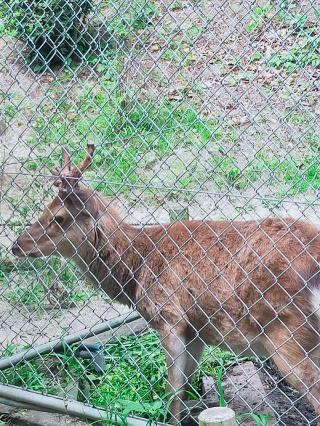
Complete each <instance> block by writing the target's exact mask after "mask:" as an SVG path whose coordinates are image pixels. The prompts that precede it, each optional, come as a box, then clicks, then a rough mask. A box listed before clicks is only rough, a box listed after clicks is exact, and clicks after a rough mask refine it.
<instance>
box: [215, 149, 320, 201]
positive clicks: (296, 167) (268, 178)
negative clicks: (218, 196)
mask: <svg viewBox="0 0 320 426" xmlns="http://www.w3.org/2000/svg"><path fill="white" fill-rule="evenodd" d="M317 158H318V155H316V154H315V153H312V152H311V151H310V154H309V155H305V156H290V155H288V156H286V157H283V156H280V155H273V154H268V153H267V152H263V151H262V152H260V153H259V154H258V155H256V156H255V157H254V158H253V159H252V160H251V161H250V162H248V163H247V164H245V165H244V166H241V164H240V162H239V160H237V157H236V155H233V154H228V155H221V156H213V157H212V165H213V170H212V176H213V179H214V183H215V186H216V187H217V189H219V190H224V189H228V188H229V189H230V188H236V189H238V190H245V189H247V188H250V187H251V186H252V185H254V184H259V185H262V184H263V185H264V187H268V188H269V189H270V190H271V191H272V190H273V191H274V188H279V189H278V191H276V194H278V195H281V194H282V195H283V194H284V193H285V194H287V195H296V194H301V193H306V192H308V191H310V190H319V188H320V167H319V163H318V160H317Z"/></svg>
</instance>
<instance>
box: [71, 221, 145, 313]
mask: <svg viewBox="0 0 320 426" xmlns="http://www.w3.org/2000/svg"><path fill="white" fill-rule="evenodd" d="M140 234H141V230H139V229H137V228H134V227H132V226H130V225H127V224H121V225H119V227H117V228H116V229H115V230H114V231H113V233H112V234H111V235H110V231H109V232H107V230H104V227H103V226H101V225H100V224H98V225H97V227H96V228H95V229H94V230H93V231H92V236H91V238H90V241H89V240H88V244H87V246H86V247H84V248H83V250H81V253H80V256H79V259H78V260H77V263H78V266H79V267H80V269H81V270H82V271H84V272H85V273H86V276H87V278H89V280H90V281H91V282H92V283H93V284H94V285H95V286H96V287H97V286H98V287H100V288H101V289H102V290H103V291H105V292H106V293H107V295H108V296H109V297H110V298H111V299H112V300H117V301H118V302H119V303H122V304H125V305H129V306H131V305H133V304H134V303H135V294H136V286H137V283H136V280H135V274H136V271H137V270H138V269H139V266H140V265H141V262H142V259H143V251H144V250H143V244H141V237H140Z"/></svg>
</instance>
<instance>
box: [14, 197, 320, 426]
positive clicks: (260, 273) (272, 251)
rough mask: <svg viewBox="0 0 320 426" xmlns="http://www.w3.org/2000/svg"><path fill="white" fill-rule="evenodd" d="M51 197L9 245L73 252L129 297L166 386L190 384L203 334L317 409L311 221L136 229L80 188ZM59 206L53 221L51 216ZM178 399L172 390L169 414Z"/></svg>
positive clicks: (111, 289) (122, 298)
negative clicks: (264, 366)
mask: <svg viewBox="0 0 320 426" xmlns="http://www.w3.org/2000/svg"><path fill="white" fill-rule="evenodd" d="M60 197H62V199H61V198H59V197H57V198H55V199H54V200H53V202H52V203H51V204H50V205H49V206H48V207H47V208H46V209H45V211H44V212H43V214H42V215H41V217H40V218H39V221H38V222H37V223H35V224H34V225H32V226H31V227H30V228H29V229H28V230H27V231H26V233H24V234H23V235H21V236H20V237H19V238H18V240H17V243H16V245H15V248H14V252H15V254H17V255H31V256H41V255H51V254H52V255H58V254H60V255H61V256H66V257H73V258H75V260H76V262H77V264H78V266H79V267H80V268H81V270H82V271H83V272H85V273H86V275H87V276H88V278H89V279H90V280H91V282H92V283H93V284H95V285H98V286H101V288H102V289H103V290H104V291H105V292H106V293H107V294H108V295H109V296H110V297H111V298H112V299H116V300H118V301H119V302H120V303H123V304H127V305H133V306H135V307H136V308H137V309H138V311H139V312H140V313H141V314H142V315H143V317H144V318H145V319H146V320H147V321H149V322H150V324H151V325H152V327H154V328H155V329H156V330H158V332H159V333H160V337H161V341H162V344H163V347H164V349H165V350H166V355H167V363H168V367H169V379H168V391H172V390H173V391H177V390H178V389H180V388H182V387H184V386H185V385H187V384H189V385H190V381H191V376H192V374H193V372H194V370H195V368H196V366H197V361H198V360H199V357H200V355H201V351H202V348H203V342H205V343H207V344H214V345H222V346H223V347H226V348H228V349H231V350H233V351H235V352H236V353H241V354H244V353H247V352H249V353H250V352H252V351H253V352H254V353H255V354H256V355H264V356H270V357H272V358H273V359H274V361H275V363H276V364H277V366H278V367H279V370H280V372H281V373H282V374H283V375H284V376H286V377H287V379H288V380H289V381H290V382H291V384H292V385H293V386H294V387H295V388H296V389H298V390H299V391H300V392H302V393H306V394H307V396H308V398H309V400H310V402H311V404H312V405H313V407H314V409H315V411H316V413H317V415H319V414H320V405H319V396H320V385H319V384H318V383H316V382H317V381H318V380H319V369H318V366H317V359H318V357H319V350H318V346H319V335H318V330H319V320H318V317H317V316H316V315H315V314H314V313H313V312H312V310H313V307H312V304H311V296H312V289H320V282H319V279H318V273H319V263H318V262H319V260H320V237H319V234H318V230H317V229H316V228H315V227H314V226H313V225H311V224H309V223H306V222H303V221H295V220H293V219H290V218H287V219H276V218H274V219H266V220H262V221H260V222H258V221H243V222H240V221H239V222H226V221H187V222H177V223H174V224H172V225H165V226H154V227H145V228H136V227H133V226H130V225H129V224H127V223H125V222H124V221H123V220H122V219H121V218H120V217H119V215H118V214H117V213H116V211H115V210H114V208H113V207H112V202H111V201H110V200H109V199H108V198H105V197H103V196H101V195H97V194H95V193H93V192H92V191H90V190H88V189H75V190H74V191H73V193H72V194H67V195H64V196H61V194H60ZM59 215H62V216H63V217H64V220H63V223H62V224H61V225H58V224H56V223H55V222H52V219H53V218H54V217H56V216H59ZM48 236H49V237H50V238H49V237H48ZM35 242H36V244H35ZM70 242H71V243H70ZM186 350H187V351H188V352H189V354H190V353H191V355H192V356H190V355H188V354H186V352H185V351H186ZM181 370H182V371H181ZM180 396H181V394H180ZM180 404H181V403H180V398H179V396H178V397H176V398H175V400H174V402H173V404H172V407H171V413H172V415H173V416H174V417H175V418H176V420H178V419H179V411H180V409H181V406H180Z"/></svg>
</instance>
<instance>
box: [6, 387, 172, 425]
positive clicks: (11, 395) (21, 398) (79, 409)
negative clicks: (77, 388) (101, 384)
mask: <svg viewBox="0 0 320 426" xmlns="http://www.w3.org/2000/svg"><path fill="white" fill-rule="evenodd" d="M0 398H3V400H11V401H15V402H17V405H18V404H19V406H20V407H21V404H26V406H32V409H34V407H36V410H38V411H48V412H53V411H54V412H55V413H59V414H67V415H69V416H74V417H80V418H83V419H90V420H108V421H110V422H111V424H119V423H121V424H122V421H121V418H120V416H117V415H116V414H114V413H111V412H108V411H106V410H101V409H98V408H94V407H91V406H89V405H86V404H84V403H83V402H79V401H74V400H64V399H60V398H56V397H54V396H47V395H42V394H40V393H38V392H33V391H27V390H24V389H20V388H18V387H15V386H10V385H9V386H7V385H0ZM126 421H127V423H128V425H131V426H146V424H147V423H148V420H146V419H143V418H142V417H136V416H128V417H127V418H126ZM156 424H157V425H159V426H165V423H158V422H157V423H156Z"/></svg>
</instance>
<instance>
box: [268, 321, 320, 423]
mask: <svg viewBox="0 0 320 426" xmlns="http://www.w3.org/2000/svg"><path fill="white" fill-rule="evenodd" d="M264 345H265V347H266V349H267V350H268V352H269V354H270V355H271V356H272V359H273V361H274V362H275V364H276V366H277V367H278V369H279V371H280V374H281V375H282V376H283V377H284V378H285V379H286V380H287V381H288V382H289V383H290V384H291V385H292V386H293V387H294V388H295V389H296V390H298V392H300V394H302V395H305V396H306V397H307V398H308V400H309V402H310V404H311V405H312V407H313V409H314V411H315V412H316V415H317V425H318V426H320V369H319V365H318V362H316V358H317V352H319V349H318V348H319V336H318V333H317V332H316V331H315V330H313V329H312V327H310V326H308V325H304V326H303V327H300V328H299V331H296V332H290V330H289V329H288V328H287V327H286V326H285V325H284V324H283V323H281V322H280V321H277V324H274V325H273V326H272V330H271V331H268V332H267V333H266V337H265V343H264Z"/></svg>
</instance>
